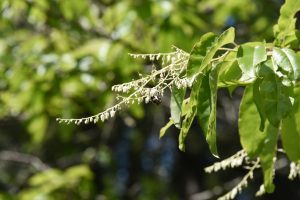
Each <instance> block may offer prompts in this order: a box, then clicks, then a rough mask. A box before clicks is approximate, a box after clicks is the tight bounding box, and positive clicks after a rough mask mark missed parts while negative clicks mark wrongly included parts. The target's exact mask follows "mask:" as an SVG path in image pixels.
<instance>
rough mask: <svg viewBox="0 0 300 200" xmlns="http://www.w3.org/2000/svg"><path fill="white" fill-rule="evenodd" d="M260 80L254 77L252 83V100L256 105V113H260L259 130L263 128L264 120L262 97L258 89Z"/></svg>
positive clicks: (264, 112)
mask: <svg viewBox="0 0 300 200" xmlns="http://www.w3.org/2000/svg"><path fill="white" fill-rule="evenodd" d="M261 82H262V79H256V80H255V82H254V83H253V101H254V103H255V105H256V107H257V110H258V113H259V115H260V127H259V130H260V131H263V130H264V128H265V121H266V118H267V117H266V111H265V107H264V99H263V97H262V95H261V94H260V91H259V86H260V84H261Z"/></svg>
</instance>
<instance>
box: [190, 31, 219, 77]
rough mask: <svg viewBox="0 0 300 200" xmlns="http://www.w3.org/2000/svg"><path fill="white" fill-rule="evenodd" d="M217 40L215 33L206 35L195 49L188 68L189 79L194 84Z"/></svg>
mask: <svg viewBox="0 0 300 200" xmlns="http://www.w3.org/2000/svg"><path fill="white" fill-rule="evenodd" d="M217 38H218V36H217V35H216V34H214V33H206V34H205V35H203V36H202V37H201V38H200V41H199V42H197V43H196V44H195V46H194V47H193V49H192V51H191V53H190V58H189V62H188V67H187V77H188V79H189V81H191V82H192V81H194V80H195V78H196V76H197V75H198V72H199V69H200V67H201V65H202V63H203V60H204V58H205V56H206V55H207V53H208V52H209V50H210V49H211V47H212V46H213V45H214V43H215V41H216V40H217Z"/></svg>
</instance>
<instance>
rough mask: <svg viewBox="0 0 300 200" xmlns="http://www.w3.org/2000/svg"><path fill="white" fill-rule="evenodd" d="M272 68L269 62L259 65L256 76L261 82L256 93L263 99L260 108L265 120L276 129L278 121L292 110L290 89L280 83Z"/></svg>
mask: <svg viewBox="0 0 300 200" xmlns="http://www.w3.org/2000/svg"><path fill="white" fill-rule="evenodd" d="M274 68H275V67H274V66H273V63H272V61H271V60H268V61H266V62H264V63H263V64H261V65H260V68H259V72H258V74H259V76H260V78H261V81H260V83H259V89H258V91H257V92H259V93H260V94H259V95H261V97H260V98H261V99H263V102H262V105H261V106H260V107H263V109H264V111H265V115H266V118H267V119H268V120H269V122H270V123H271V124H273V125H274V126H275V127H278V126H279V123H280V121H281V120H282V119H283V118H284V117H286V116H287V115H288V114H289V112H290V111H291V110H292V102H291V99H290V96H291V95H292V93H291V89H292V87H291V86H285V85H284V84H283V83H282V80H281V79H280V78H279V77H278V76H277V74H276V73H275V71H274ZM260 111H261V110H260Z"/></svg>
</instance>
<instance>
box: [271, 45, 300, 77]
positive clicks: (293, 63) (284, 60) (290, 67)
mask: <svg viewBox="0 0 300 200" xmlns="http://www.w3.org/2000/svg"><path fill="white" fill-rule="evenodd" d="M272 56H273V59H274V61H275V63H276V64H277V65H278V66H279V67H280V68H281V69H282V70H284V71H285V72H286V73H287V74H288V76H289V78H290V79H291V80H294V79H296V80H297V79H299V78H300V55H299V54H296V53H295V52H294V51H293V50H291V49H287V48H283V49H279V48H274V49H273V54H272Z"/></svg>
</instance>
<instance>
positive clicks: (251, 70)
mask: <svg viewBox="0 0 300 200" xmlns="http://www.w3.org/2000/svg"><path fill="white" fill-rule="evenodd" d="M266 59H267V52H266V48H265V46H264V45H259V46H255V47H252V46H249V45H241V46H240V47H239V49H238V53H237V60H238V63H239V66H240V68H241V70H242V72H243V77H242V78H241V79H242V80H249V79H255V78H256V74H255V71H256V66H257V65H258V64H259V63H261V62H264V61H265V60H266Z"/></svg>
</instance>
